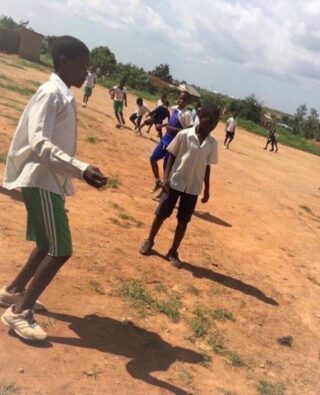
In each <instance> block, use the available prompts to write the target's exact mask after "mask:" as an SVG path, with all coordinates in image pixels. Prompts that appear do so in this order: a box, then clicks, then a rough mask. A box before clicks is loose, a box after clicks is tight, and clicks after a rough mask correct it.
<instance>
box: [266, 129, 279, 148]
mask: <svg viewBox="0 0 320 395" xmlns="http://www.w3.org/2000/svg"><path fill="white" fill-rule="evenodd" d="M269 144H271V150H270V152H273V151H274V147H276V151H275V152H278V135H277V133H276V128H275V127H273V128H271V129H270V131H269V135H268V139H267V143H266V146H265V147H264V149H265V150H266V149H268V145H269Z"/></svg>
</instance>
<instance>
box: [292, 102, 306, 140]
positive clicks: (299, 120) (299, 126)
mask: <svg viewBox="0 0 320 395" xmlns="http://www.w3.org/2000/svg"><path fill="white" fill-rule="evenodd" d="M307 113H308V108H307V106H306V105H305V104H300V106H299V107H298V108H297V109H296V112H295V113H294V115H293V121H292V123H293V133H294V134H303V128H304V123H305V121H306V117H307Z"/></svg>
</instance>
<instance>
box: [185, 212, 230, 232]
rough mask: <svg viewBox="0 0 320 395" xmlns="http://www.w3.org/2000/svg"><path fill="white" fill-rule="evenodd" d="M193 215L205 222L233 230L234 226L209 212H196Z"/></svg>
mask: <svg viewBox="0 0 320 395" xmlns="http://www.w3.org/2000/svg"><path fill="white" fill-rule="evenodd" d="M193 215H194V216H195V217H197V218H200V219H203V220H205V221H208V222H211V223H213V224H217V225H221V226H227V227H228V228H231V227H232V225H231V224H229V223H228V222H226V221H224V220H223V219H221V218H218V217H216V216H214V215H212V214H210V213H209V212H204V211H195V212H194V213H193Z"/></svg>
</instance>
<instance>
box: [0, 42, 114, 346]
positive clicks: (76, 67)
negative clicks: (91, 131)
mask: <svg viewBox="0 0 320 395" xmlns="http://www.w3.org/2000/svg"><path fill="white" fill-rule="evenodd" d="M89 55H90V52H89V49H88V48H87V46H86V45H85V44H84V43H83V42H81V41H80V40H78V39H76V38H74V37H70V36H62V37H58V38H57V40H56V41H55V43H54V45H53V48H52V58H53V65H54V70H55V71H54V73H53V74H51V76H50V78H49V81H47V82H46V83H44V84H42V85H41V86H40V88H39V89H38V90H37V92H36V93H35V94H34V95H33V97H32V98H31V100H30V101H29V103H28V104H27V107H26V109H25V110H24V112H23V114H22V117H21V119H20V121H19V124H18V126H17V129H16V132H15V135H14V137H13V140H12V143H11V146H10V150H9V153H8V158H7V164H6V169H5V175H4V182H3V186H4V187H5V188H7V189H16V188H21V191H22V195H23V198H24V203H25V206H26V209H27V213H28V221H27V239H28V240H32V241H35V242H36V248H35V249H34V250H33V252H32V253H31V255H30V257H29V259H28V261H27V263H26V264H25V266H24V267H23V268H22V269H21V271H20V272H19V273H18V275H17V276H16V278H15V279H14V280H13V281H12V282H11V283H10V284H9V285H8V286H7V287H4V288H2V289H1V291H0V305H1V306H3V307H8V309H7V310H6V311H5V313H4V314H3V315H2V317H1V321H2V323H3V324H5V325H6V326H8V327H9V328H11V329H12V330H14V331H15V332H16V333H17V334H18V335H19V336H20V337H22V338H24V339H26V340H31V341H40V340H45V339H46V333H45V331H44V330H43V329H42V328H41V327H40V325H39V324H38V323H37V322H36V321H35V319H34V317H33V309H41V308H43V306H42V305H41V304H40V303H39V302H37V298H38V297H39V296H40V294H41V293H42V292H43V291H44V290H45V289H46V288H47V286H48V285H49V283H50V282H51V281H52V280H53V278H54V277H55V275H56V274H57V272H58V270H59V269H60V268H61V267H62V266H63V264H64V263H65V262H66V261H67V260H68V259H69V258H70V256H71V255H72V241H71V233H70V229H69V223H68V218H67V214H66V210H65V207H64V203H65V202H64V200H65V195H70V194H73V187H72V183H71V179H72V178H73V177H75V178H78V179H81V180H82V179H84V180H85V181H86V182H87V183H88V184H89V185H91V186H93V187H96V188H99V187H101V186H103V185H106V182H107V179H106V177H104V176H103V175H102V174H101V172H100V170H99V169H98V168H96V167H93V166H90V165H88V164H87V163H85V162H81V161H79V160H77V159H75V157H74V155H75V153H76V146H77V114H76V107H75V106H76V104H75V99H74V96H73V94H72V92H71V91H70V90H69V88H70V87H71V86H75V87H77V88H80V87H81V86H82V84H83V82H84V80H85V78H86V71H87V67H88V64H89Z"/></svg>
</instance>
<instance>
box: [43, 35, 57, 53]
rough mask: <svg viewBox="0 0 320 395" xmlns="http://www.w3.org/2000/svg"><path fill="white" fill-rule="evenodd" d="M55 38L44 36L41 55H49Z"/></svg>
mask: <svg viewBox="0 0 320 395" xmlns="http://www.w3.org/2000/svg"><path fill="white" fill-rule="evenodd" d="M56 39H57V36H45V37H44V38H43V40H42V47H41V53H43V54H49V53H50V52H51V48H52V45H53V43H54V42H55V40H56Z"/></svg>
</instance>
